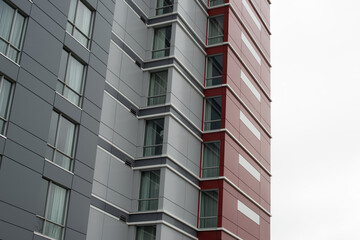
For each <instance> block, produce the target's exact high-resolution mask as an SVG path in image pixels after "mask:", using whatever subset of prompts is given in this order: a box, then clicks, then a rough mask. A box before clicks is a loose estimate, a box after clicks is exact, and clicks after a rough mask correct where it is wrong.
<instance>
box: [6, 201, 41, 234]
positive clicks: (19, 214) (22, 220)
mask: <svg viewBox="0 0 360 240" xmlns="http://www.w3.org/2000/svg"><path fill="white" fill-rule="evenodd" d="M0 212H1V214H0V221H1V220H4V221H6V222H8V223H11V224H13V225H15V226H19V227H21V228H24V229H27V230H29V231H32V230H33V228H34V225H35V222H36V219H35V218H36V217H35V215H34V214H32V213H29V212H26V211H23V210H21V209H19V208H17V207H14V206H12V205H10V204H6V203H4V202H0ZM0 229H1V228H0ZM1 231H2V229H1ZM1 231H0V232H1Z"/></svg>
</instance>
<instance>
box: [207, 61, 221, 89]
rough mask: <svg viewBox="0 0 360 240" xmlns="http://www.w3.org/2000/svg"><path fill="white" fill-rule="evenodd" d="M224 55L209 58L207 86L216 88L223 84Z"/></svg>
mask: <svg viewBox="0 0 360 240" xmlns="http://www.w3.org/2000/svg"><path fill="white" fill-rule="evenodd" d="M222 63H223V55H216V56H210V57H208V62H207V69H206V70H207V71H206V78H207V79H206V86H214V85H219V84H221V83H222V70H223V66H222Z"/></svg>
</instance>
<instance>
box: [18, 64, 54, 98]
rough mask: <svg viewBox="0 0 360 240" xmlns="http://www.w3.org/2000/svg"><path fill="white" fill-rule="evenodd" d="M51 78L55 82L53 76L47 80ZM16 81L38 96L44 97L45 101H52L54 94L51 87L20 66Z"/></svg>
mask: <svg viewBox="0 0 360 240" xmlns="http://www.w3.org/2000/svg"><path fill="white" fill-rule="evenodd" d="M51 80H53V82H55V81H56V78H55V76H52V77H51V79H49V80H48V81H51ZM18 83H20V84H21V85H23V86H24V87H25V88H27V89H28V90H30V91H31V92H33V93H35V94H36V95H38V96H39V97H40V98H42V99H44V100H45V101H46V102H47V103H49V104H52V103H53V101H54V95H55V92H54V90H53V88H52V87H50V86H49V85H48V84H46V83H44V82H43V81H41V80H40V79H39V78H38V77H36V76H34V75H33V74H31V73H29V72H28V71H27V70H25V69H24V68H21V69H20V71H19V77H18Z"/></svg>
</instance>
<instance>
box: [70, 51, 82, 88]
mask: <svg viewBox="0 0 360 240" xmlns="http://www.w3.org/2000/svg"><path fill="white" fill-rule="evenodd" d="M83 72H84V65H83V64H81V63H80V62H79V61H77V60H76V59H75V58H73V57H72V56H71V57H70V63H69V66H68V72H67V78H66V82H67V84H68V85H69V86H70V87H71V88H72V89H73V90H75V91H76V92H77V93H79V94H80V91H81V85H82V79H83Z"/></svg>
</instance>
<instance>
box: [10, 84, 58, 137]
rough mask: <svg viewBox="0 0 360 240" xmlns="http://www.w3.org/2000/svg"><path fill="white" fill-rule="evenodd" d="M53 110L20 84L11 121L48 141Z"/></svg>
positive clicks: (17, 87)
mask: <svg viewBox="0 0 360 240" xmlns="http://www.w3.org/2000/svg"><path fill="white" fill-rule="evenodd" d="M51 110H52V107H51V105H49V104H48V103H46V102H45V101H43V100H42V99H41V98H39V97H38V96H36V95H35V94H33V93H32V92H30V91H28V90H27V89H25V88H24V87H22V86H21V85H19V84H18V85H17V86H16V88H15V93H14V100H13V103H12V109H11V114H10V121H11V122H13V123H15V124H16V125H18V126H19V127H21V128H23V129H26V130H27V131H28V132H30V133H32V134H34V135H35V136H37V137H39V138H41V139H47V137H48V131H49V126H50V116H51ZM29 120H31V121H29Z"/></svg>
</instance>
